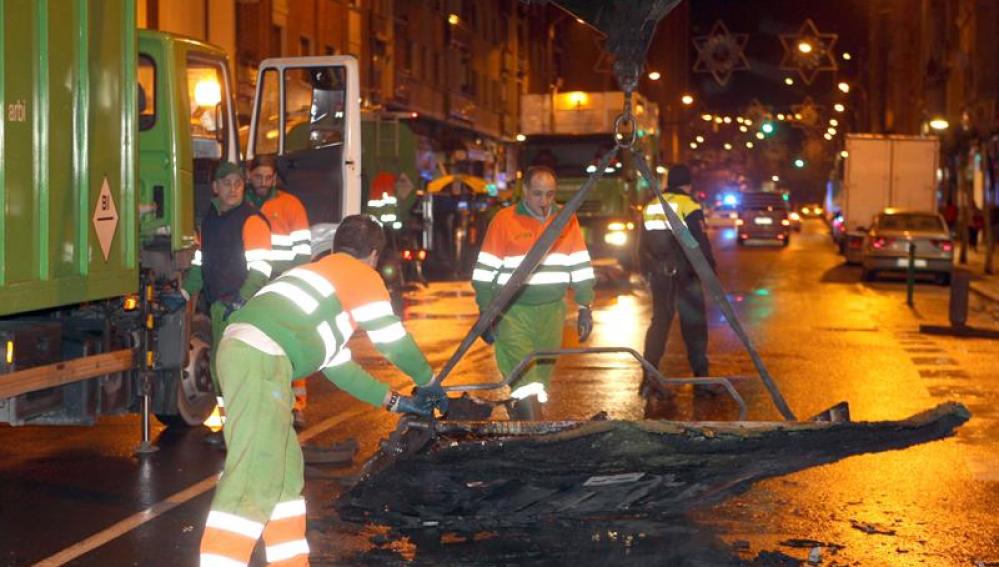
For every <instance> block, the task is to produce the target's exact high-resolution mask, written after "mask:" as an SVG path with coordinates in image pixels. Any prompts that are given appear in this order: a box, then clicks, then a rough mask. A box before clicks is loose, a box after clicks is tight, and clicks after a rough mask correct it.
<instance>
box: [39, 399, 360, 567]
mask: <svg viewBox="0 0 999 567" xmlns="http://www.w3.org/2000/svg"><path fill="white" fill-rule="evenodd" d="M366 410H367V408H359V409H356V410H354V411H350V412H347V413H344V414H341V415H335V416H333V417H329V418H327V419H324V420H323V421H321V422H319V423H318V424H316V425H314V426H312V427H310V428H308V429H306V430H305V431H303V432H302V433H300V434H299V435H298V441H299V442H300V443H305V442H306V441H308V440H309V439H312V438H313V437H315V436H316V435H319V434H320V433H322V432H324V431H326V430H327V429H330V428H331V427H334V426H336V425H338V424H340V423H343V422H344V421H346V420H348V419H350V418H352V417H354V416H356V415H358V414H360V413H363V412H364V411H366ZM218 479H219V475H218V473H216V474H213V475H211V476H209V477H208V478H205V479H204V480H201V481H199V482H196V483H194V484H192V485H191V486H188V487H187V488H185V489H184V490H181V491H180V492H177V493H175V494H172V495H171V496H168V497H167V498H165V499H164V500H161V501H159V502H157V503H156V504H153V505H152V506H150V507H148V508H146V509H145V510H142V511H141V512H137V513H135V514H132V515H131V516H129V517H127V518H125V519H124V520H121V521H120V522H118V523H116V524H113V525H111V526H110V527H108V528H106V529H104V530H102V531H100V532H97V533H96V534H94V535H92V536H90V537H88V538H87V539H84V540H82V541H80V542H77V543H74V544H73V545H71V546H69V547H67V548H65V549H63V550H62V551H59V552H58V553H56V554H54V555H51V556H49V557H47V558H45V559H42V560H41V561H39V562H38V563H35V564H34V566H33V567H58V566H59V565H65V564H66V563H69V562H70V561H73V560H74V559H77V558H78V557H80V556H82V555H84V554H86V553H90V552H91V551H93V550H95V549H97V548H98V547H101V546H103V545H104V544H106V543H108V542H110V541H111V540H113V539H115V538H117V537H119V536H122V535H124V534H126V533H128V532H130V531H132V530H134V529H136V528H138V527H139V526H141V525H143V524H145V523H147V522H149V521H152V520H155V519H156V518H158V517H159V516H162V515H163V514H165V513H167V512H169V511H170V510H172V509H174V508H176V507H177V506H180V505H181V504H184V503H185V502H187V501H189V500H192V499H194V498H197V497H198V496H201V495H202V494H204V493H206V492H208V491H209V490H211V489H213V488H215V484H216V483H217V482H218Z"/></svg>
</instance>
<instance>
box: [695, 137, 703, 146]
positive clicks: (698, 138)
mask: <svg viewBox="0 0 999 567" xmlns="http://www.w3.org/2000/svg"><path fill="white" fill-rule="evenodd" d="M696 140H697V143H698V144H703V143H704V136H698V137H697V138H696Z"/></svg>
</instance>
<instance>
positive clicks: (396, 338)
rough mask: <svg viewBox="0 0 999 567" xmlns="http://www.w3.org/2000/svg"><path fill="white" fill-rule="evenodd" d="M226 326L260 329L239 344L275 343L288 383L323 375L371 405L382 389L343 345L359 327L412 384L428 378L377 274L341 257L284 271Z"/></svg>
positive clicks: (379, 401) (267, 347) (269, 346)
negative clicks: (289, 375)
mask: <svg viewBox="0 0 999 567" xmlns="http://www.w3.org/2000/svg"><path fill="white" fill-rule="evenodd" d="M229 322H230V324H234V323H246V324H248V325H251V326H253V327H255V328H256V329H259V330H260V331H261V332H262V333H263V335H265V337H262V338H261V340H259V341H254V340H253V339H252V337H251V338H250V339H241V340H244V342H247V343H249V344H251V346H254V347H257V348H259V349H260V350H263V351H264V352H272V351H273V348H272V347H273V345H275V344H276V345H277V346H278V347H279V348H280V350H281V351H283V354H284V355H285V356H287V357H288V359H289V361H290V362H291V366H292V377H293V378H300V377H304V376H308V375H310V374H312V373H313V372H316V371H322V372H323V374H325V375H326V377H327V378H329V379H330V380H331V381H333V383H334V384H336V385H337V386H339V387H340V388H341V389H343V390H345V391H347V392H348V393H350V394H352V395H353V396H355V397H357V398H359V399H361V400H363V401H366V402H368V403H370V404H372V405H375V406H378V405H381V404H382V402H383V400H384V398H385V394H386V393H387V392H388V386H387V385H385V384H383V383H381V382H379V381H377V380H375V379H374V378H373V377H372V376H371V375H369V374H368V373H367V372H365V371H364V370H363V369H362V368H361V367H360V366H359V365H358V364H357V363H355V362H353V361H352V360H351V353H350V349H349V348H347V341H348V340H349V339H350V337H351V335H353V334H354V330H355V329H356V328H357V327H358V326H360V327H361V328H362V329H364V330H365V331H367V333H368V338H369V339H371V342H372V343H374V345H375V347H376V348H377V349H378V350H379V351H380V352H381V353H382V354H383V355H385V357H386V358H388V359H389V361H391V362H392V363H393V364H395V365H396V366H397V367H398V368H399V369H400V370H402V371H403V372H405V373H406V374H408V375H409V376H410V377H411V378H412V379H413V381H414V382H416V384H417V385H424V384H427V383H428V382H430V380H431V379H432V378H433V372H432V371H431V369H430V365H429V364H428V363H427V359H426V358H425V357H424V356H423V352H421V351H420V349H419V347H418V346H417V345H416V341H414V340H413V337H412V336H411V335H410V334H409V333H408V332H407V331H406V329H405V327H403V326H402V322H401V321H400V320H399V317H397V316H396V315H395V313H393V312H392V304H391V302H390V299H389V293H388V290H387V289H385V283H384V282H383V281H382V278H381V276H379V275H378V272H376V271H375V270H374V269H372V268H371V267H370V266H368V265H367V264H365V263H363V262H361V261H360V260H358V259H356V258H354V257H352V256H349V255H347V254H343V253H336V254H332V255H330V256H327V257H325V258H323V259H321V260H319V261H318V262H313V263H310V264H305V265H303V266H298V267H296V268H292V269H291V270H288V271H287V272H285V273H284V275H282V276H280V277H279V278H277V279H275V280H274V281H272V282H271V283H269V284H267V285H266V286H264V287H263V288H261V289H260V291H259V292H257V294H256V295H255V296H254V297H253V298H252V299H251V300H250V301H249V302H247V304H246V306H244V307H243V308H242V309H240V310H239V311H237V312H236V313H235V314H234V315H233V316H232V317H230V318H229ZM271 341H272V342H271Z"/></svg>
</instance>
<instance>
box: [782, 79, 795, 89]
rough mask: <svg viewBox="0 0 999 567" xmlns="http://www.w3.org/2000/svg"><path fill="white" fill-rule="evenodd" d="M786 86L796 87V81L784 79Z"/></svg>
mask: <svg viewBox="0 0 999 567" xmlns="http://www.w3.org/2000/svg"><path fill="white" fill-rule="evenodd" d="M784 84H785V85H787V86H789V87H790V86H792V85H794V79H792V78H791V77H784Z"/></svg>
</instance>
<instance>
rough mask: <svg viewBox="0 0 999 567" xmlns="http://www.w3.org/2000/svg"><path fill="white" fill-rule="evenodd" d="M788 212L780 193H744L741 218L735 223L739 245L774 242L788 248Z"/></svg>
mask: <svg viewBox="0 0 999 567" xmlns="http://www.w3.org/2000/svg"><path fill="white" fill-rule="evenodd" d="M788 212H789V211H788V208H787V205H786V204H785V202H784V199H783V197H781V195H780V194H778V193H771V192H767V191H758V192H752V193H743V194H742V203H741V205H740V207H739V218H738V219H737V220H736V221H735V224H736V227H737V229H738V233H739V235H738V239H737V241H738V243H739V245H740V246H742V245H745V244H746V243H747V242H749V241H752V240H774V241H777V242H780V243H781V245H782V246H787V245H788V243H789V242H790V241H791V220H790V219H789V218H788Z"/></svg>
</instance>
